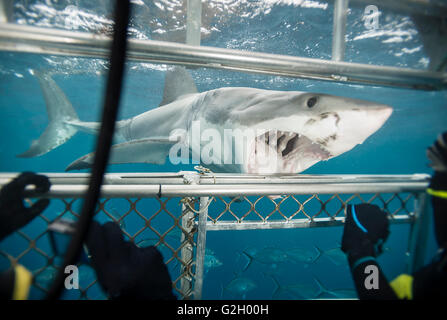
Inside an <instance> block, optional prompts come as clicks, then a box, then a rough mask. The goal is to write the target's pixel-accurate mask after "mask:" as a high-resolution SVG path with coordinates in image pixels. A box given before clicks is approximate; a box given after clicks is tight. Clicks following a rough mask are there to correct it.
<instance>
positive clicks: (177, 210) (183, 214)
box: [0, 171, 429, 299]
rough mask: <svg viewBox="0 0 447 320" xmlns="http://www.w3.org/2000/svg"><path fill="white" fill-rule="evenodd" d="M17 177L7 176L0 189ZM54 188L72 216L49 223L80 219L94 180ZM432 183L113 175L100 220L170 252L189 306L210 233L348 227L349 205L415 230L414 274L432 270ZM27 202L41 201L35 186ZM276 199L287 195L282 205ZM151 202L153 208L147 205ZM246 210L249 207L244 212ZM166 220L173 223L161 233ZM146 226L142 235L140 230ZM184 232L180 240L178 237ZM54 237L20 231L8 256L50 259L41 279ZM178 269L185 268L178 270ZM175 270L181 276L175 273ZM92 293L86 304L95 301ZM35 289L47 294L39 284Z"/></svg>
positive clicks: (419, 177)
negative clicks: (22, 243) (428, 247)
mask: <svg viewBox="0 0 447 320" xmlns="http://www.w3.org/2000/svg"><path fill="white" fill-rule="evenodd" d="M16 175H17V174H16V173H2V174H0V186H2V185H4V184H5V183H7V182H8V181H10V180H11V179H12V178H13V177H14V176H16ZM46 175H47V176H48V177H49V178H50V181H51V183H52V186H51V189H50V191H49V192H48V194H46V195H45V197H49V198H53V199H54V200H53V201H62V203H63V205H64V209H63V210H62V212H58V213H57V214H55V215H54V216H53V217H51V218H50V217H48V216H47V214H46V213H45V212H44V213H42V215H41V218H42V219H43V220H44V221H45V222H46V223H47V225H48V224H50V223H51V222H52V221H54V220H56V219H57V218H59V217H61V216H65V215H66V214H71V215H73V216H75V217H77V213H76V210H75V208H74V203H75V201H76V199H79V198H80V197H82V196H83V194H84V191H85V189H86V188H87V184H86V183H87V181H88V177H89V175H88V174H84V173H80V174H65V173H47V174H46ZM428 181H429V176H428V175H426V174H414V175H286V176H268V175H267V176H262V175H251V174H246V175H242V174H241V175H238V174H213V173H211V174H210V173H207V174H204V173H198V172H189V171H181V172H178V173H110V174H107V175H106V176H105V183H104V185H103V186H102V193H101V201H100V204H99V206H98V210H97V216H100V215H105V216H106V217H108V219H112V220H113V221H115V222H117V223H119V224H120V226H121V228H122V229H123V232H124V234H125V235H127V236H128V238H129V239H130V241H133V242H134V243H136V244H137V245H142V243H143V242H144V241H143V242H142V241H141V240H142V239H141V238H142V237H143V234H145V233H148V232H149V233H150V234H151V235H152V236H151V239H152V240H153V241H152V242H151V244H153V245H156V246H157V247H158V248H159V249H160V248H161V249H162V250H164V251H163V255H164V258H165V263H166V264H167V265H168V267H169V268H170V272H171V277H172V279H173V288H174V290H175V292H177V293H178V294H179V296H180V297H181V298H183V299H191V298H194V299H200V298H201V296H202V286H203V277H204V258H205V255H206V251H205V250H206V234H207V232H208V231H224V230H247V229H275V228H314V227H332V226H339V225H342V224H343V222H344V215H345V213H344V208H345V207H346V205H347V204H348V203H359V202H361V203H364V202H368V203H373V204H377V205H379V206H380V207H382V208H383V209H385V210H387V212H389V214H390V216H389V218H390V222H391V223H407V224H410V225H411V231H410V236H409V240H408V253H409V259H408V263H407V271H408V272H412V271H414V270H415V269H417V268H418V267H420V266H421V265H422V264H423V263H424V258H425V255H424V254H425V241H426V239H427V235H428V221H429V219H428V215H427V214H426V213H427V210H426V205H427V202H428V200H427V197H426V194H425V188H426V187H427V185H428ZM27 192H29V194H27V196H29V197H31V198H38V197H40V196H41V195H37V194H35V193H33V191H32V187H30V189H29V190H27ZM268 195H283V198H282V199H276V201H274V200H272V199H270V198H268V197H267V196H268ZM118 198H120V199H125V200H126V201H127V202H128V203H129V209H128V210H123V211H124V212H119V213H117V212H116V210H115V211H114V210H113V208H112V209H111V208H110V206H111V205H110V203H111V202H112V201H114V199H118ZM145 201H150V205H146V206H143V203H145ZM242 206H245V207H248V208H249V209H248V210H247V209H244V208H242ZM162 216H164V217H165V218H168V219H169V221H171V224H172V225H170V226H169V227H168V228H167V229H166V228H164V230H159V229H160V226H157V224H158V222H157V221H158V220H157V219H161V218H162ZM132 217H137V218H138V219H139V221H140V223H139V224H141V226H140V225H139V226H138V228H137V229H138V231H137V232H131V231H130V230H128V229H127V228H128V227H126V226H125V225H124V221H125V220H127V219H130V218H132ZM140 227H141V228H140ZM176 232H177V233H180V236H179V237H178V238H177V239H176V240H175V241H174V240H172V236H171V235H172V234H174V233H176ZM46 233H47V230H46V229H45V230H42V232H41V233H40V234H39V235H38V236H37V237H36V238H35V239H33V238H31V237H30V236H28V235H27V234H26V233H25V232H23V231H21V230H19V231H17V234H18V235H19V236H21V237H22V238H24V239H25V240H27V241H28V242H29V247H28V248H27V249H26V250H25V251H24V253H23V252H22V253H21V254H19V255H18V256H16V257H13V256H12V255H11V254H9V253H8V252H5V251H3V250H0V254H1V255H3V256H4V257H7V258H8V259H9V260H10V263H12V264H14V263H17V261H18V260H19V259H20V258H21V257H22V256H23V255H24V254H26V253H28V252H29V251H31V250H34V251H36V252H38V253H39V254H41V255H42V256H44V257H45V258H46V259H47V261H48V265H46V266H44V267H43V268H41V269H39V270H37V271H35V272H34V273H35V276H36V279H38V276H39V274H40V273H41V272H43V270H45V269H46V268H48V267H49V266H51V265H52V263H53V260H54V257H53V256H52V255H51V253H48V252H45V251H44V250H42V249H41V248H39V246H38V245H37V243H38V239H39V238H40V237H44V236H45V235H46ZM175 264H178V266H180V267H179V268H177V267H173V268H171V267H172V266H174V265H175ZM172 269H174V270H172ZM95 283H96V279H95V280H94V281H93V282H92V283H90V284H89V285H88V286H87V287H85V288H81V297H85V298H92V297H90V296H89V295H88V289H89V288H90V287H92V286H93V285H94V284H95ZM34 285H35V286H37V287H39V288H40V289H41V290H45V288H43V287H42V286H40V285H39V283H38V281H37V280H36V281H35V282H34Z"/></svg>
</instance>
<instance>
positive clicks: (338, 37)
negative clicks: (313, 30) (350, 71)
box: [332, 0, 349, 61]
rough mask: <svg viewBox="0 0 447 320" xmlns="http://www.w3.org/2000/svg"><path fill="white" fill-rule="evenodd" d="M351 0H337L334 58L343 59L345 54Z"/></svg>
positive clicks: (333, 34)
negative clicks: (347, 19)
mask: <svg viewBox="0 0 447 320" xmlns="http://www.w3.org/2000/svg"><path fill="white" fill-rule="evenodd" d="M348 3H349V0H335V4H334V25H333V28H332V60H334V61H343V58H344V56H345V48H346V43H345V34H346V17H347V15H348Z"/></svg>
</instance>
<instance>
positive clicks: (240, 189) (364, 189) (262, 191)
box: [27, 182, 427, 198]
mask: <svg viewBox="0 0 447 320" xmlns="http://www.w3.org/2000/svg"><path fill="white" fill-rule="evenodd" d="M426 187H427V184H426V183H420V182H415V183H407V184H405V185H403V184H401V183H374V184H369V183H347V184H282V185H280V184H276V185H265V184H246V185H241V184H227V185H213V184H208V185H172V184H167V185H161V184H160V185H154V184H151V185H130V184H128V185H103V186H102V188H101V197H105V198H123V197H125V198H144V197H156V196H161V197H206V196H227V197H237V196H262V195H290V194H291V195H294V194H305V195H307V194H333V193H349V194H362V193H399V192H422V191H424V190H425V188H426ZM86 191H87V185H80V184H78V185H52V186H51V189H50V191H49V192H48V193H47V194H45V197H49V198H80V197H83V196H84V193H85V192H86ZM27 196H28V197H34V196H35V197H40V196H42V195H39V194H35V193H34V192H33V188H32V187H30V188H29V190H28V193H27Z"/></svg>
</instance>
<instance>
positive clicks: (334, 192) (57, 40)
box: [0, 0, 447, 299]
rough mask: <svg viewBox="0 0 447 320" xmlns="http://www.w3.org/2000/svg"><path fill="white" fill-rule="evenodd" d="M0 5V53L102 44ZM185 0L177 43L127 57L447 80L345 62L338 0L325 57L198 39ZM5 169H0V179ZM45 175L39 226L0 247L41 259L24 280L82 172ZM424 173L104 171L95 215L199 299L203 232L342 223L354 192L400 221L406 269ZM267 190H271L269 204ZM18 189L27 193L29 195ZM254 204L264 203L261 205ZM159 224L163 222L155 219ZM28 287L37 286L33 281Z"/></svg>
mask: <svg viewBox="0 0 447 320" xmlns="http://www.w3.org/2000/svg"><path fill="white" fill-rule="evenodd" d="M351 2H353V3H358V2H360V3H362V4H364V3H368V4H377V5H379V6H384V7H392V8H390V10H407V11H408V10H410V11H411V10H413V11H417V12H418V13H420V14H425V15H429V16H430V15H435V16H438V15H442V14H445V12H447V7H446V6H445V5H443V4H442V3H440V4H438V3H437V2H436V5H435V4H434V3H432V2H431V1H409V0H408V1H394V2H392V3H391V2H389V1H378V0H376V1H374V0H371V1H364V2H363V1H360V0H357V1H351ZM11 3H12V1H2V2H0V9H1V10H0V49H1V50H3V51H9V52H28V53H35V54H51V55H62V56H80V57H95V58H106V57H107V55H108V48H109V45H110V41H111V39H110V37H108V36H107V35H103V34H92V33H81V32H74V31H67V30H58V29H51V28H41V27H36V26H29V25H23V24H16V23H13V22H12V21H11V19H10V14H9V13H8V12H9V10H10V6H11ZM187 5H188V6H187V30H186V44H181V43H172V42H165V41H156V40H139V39H130V40H128V52H127V58H128V60H130V61H138V62H151V63H160V64H176V65H183V66H186V67H194V68H198V67H206V68H215V69H227V70H234V71H240V72H254V73H260V74H269V75H277V76H287V77H297V78H305V79H319V80H326V81H332V82H338V83H357V84H367V85H368V84H374V85H379V86H392V87H406V88H412V89H414V90H438V89H441V88H445V85H446V81H447V80H446V79H447V75H446V73H444V72H442V71H427V70H416V69H408V68H397V67H389V66H378V65H369V64H360V63H351V62H344V61H343V57H344V51H345V41H344V40H345V32H346V17H347V10H348V1H347V0H335V5H334V13H333V14H334V20H333V37H332V60H323V59H311V58H302V57H295V56H286V55H277V54H266V53H260V52H249V51H240V50H234V49H224V48H215V47H207V46H200V25H201V6H202V1H200V0H188V1H187ZM16 175H17V173H2V174H0V185H2V186H3V185H4V184H6V183H7V182H8V181H10V180H11V179H12V178H13V177H14V176H16ZM46 175H47V176H48V177H49V178H50V181H51V183H52V186H51V189H50V191H49V192H48V193H47V194H46V195H45V197H49V198H51V199H52V202H51V206H52V208H54V210H51V211H52V213H51V214H47V213H46V212H44V213H42V214H41V215H40V217H39V218H38V219H39V223H40V224H41V232H39V233H37V234H36V233H34V234H28V233H27V230H18V231H17V232H16V233H15V235H14V236H15V237H16V239H17V241H18V242H20V243H21V245H20V246H19V245H18V246H17V250H14V252H8V251H5V250H0V255H2V256H3V257H4V258H6V259H7V260H8V261H9V263H10V264H12V265H15V264H17V263H18V261H19V260H20V259H21V258H22V257H23V256H24V255H26V254H29V253H30V252H33V253H34V254H37V255H38V256H40V258H41V259H44V261H45V263H44V266H43V267H42V268H40V269H38V270H36V271H34V274H33V275H34V278H35V279H38V278H39V277H45V275H46V272H47V270H48V269H49V268H54V266H55V265H56V260H55V259H56V257H55V256H54V254H51V253H49V252H48V251H47V250H43V249H42V248H41V247H40V245H39V243H40V240H41V239H44V238H46V237H48V233H49V231H48V227H49V226H50V225H51V223H52V222H53V221H54V220H56V219H58V218H61V217H69V218H70V219H76V218H77V217H78V215H79V213H78V212H77V209H78V205H79V203H80V201H81V200H80V199H81V198H82V197H83V195H84V193H85V191H86V190H87V184H88V179H89V174H87V173H85V174H84V173H74V174H71V173H47V174H46ZM428 181H429V176H428V175H426V174H413V175H352V174H348V175H306V174H304V175H302V174H300V175H261V174H223V173H213V172H210V171H209V170H208V171H207V170H203V168H198V170H197V171H181V172H178V173H108V174H106V175H105V177H104V184H103V186H102V190H101V199H100V202H99V205H98V207H97V216H98V217H100V218H101V219H103V220H113V221H115V222H117V223H118V224H120V226H121V228H122V230H123V232H124V233H125V235H126V236H127V237H128V238H129V240H130V241H133V242H135V243H136V244H137V245H140V246H144V245H155V246H157V247H158V248H159V249H161V250H162V252H163V256H164V258H165V263H166V264H167V266H168V269H169V270H170V273H171V278H172V280H173V288H174V291H175V292H176V294H177V295H178V296H179V298H182V299H201V298H202V289H203V278H204V260H205V256H206V247H207V246H206V240H207V234H208V232H216V231H226V230H255V229H256V230H257V229H259V230H260V229H285V228H315V227H333V226H341V225H343V222H344V218H345V208H346V205H347V204H348V203H349V202H351V201H353V200H355V201H358V202H361V203H366V202H367V203H373V204H377V205H379V206H380V207H381V208H383V209H385V210H386V211H387V212H389V214H390V216H389V218H390V222H391V223H395V224H410V236H409V239H408V251H407V252H408V261H407V271H408V272H411V271H413V270H415V269H416V268H418V267H419V266H421V265H422V264H423V262H424V258H425V247H426V246H425V243H426V241H427V238H428V225H429V224H428V221H429V219H428V217H429V216H428V212H427V203H428V197H427V195H426V193H425V189H426V188H427V185H428ZM30 191H31V190H30ZM272 195H273V196H274V195H281V196H282V198H281V199H279V200H278V199H276V201H274V200H272V198H271V196H272ZM29 196H30V199H33V195H32V193H30V195H29ZM269 196H270V197H269ZM29 201H32V200H29ZM240 202H243V203H245V204H246V207H247V210H246V211H245V212H241V211H240V210H234V205H235V203H240ZM261 202H262V203H266V204H267V205H264V206H260V203H261ZM114 203H119V204H120V206H121V207H125V208H127V209H125V210H122V209H121V210H119V211H120V212H119V213H118V212H117V211H118V210H116V208H115V207H116V206H118V205H115V204H114ZM128 219H133V220H134V221H138V223H137V225H138V226H139V227H138V228H128V227H127V226H126V223H125V222H126V221H127V220H128ZM161 221H164V222H165V223H166V222H167V223H168V224H169V225H170V227H169V228H167V229H166V228H160V227H159V225H160V224H161ZM174 235H175V236H174ZM19 247H20V248H21V249H20V250H19ZM96 283H97V280H96V277H94V276H93V277H92V278H90V280H89V281H88V282H86V283H82V284H81V287H80V289H79V293H80V295H79V297H78V298H87V299H95V298H97V297H95V296H91V295H90V294H89V290H90V289H91V288H92V287H93V286H95V285H96ZM33 285H34V286H35V287H37V288H38V289H40V290H42V291H44V292H45V290H46V288H45V287H44V286H41V285H40V284H39V283H38V281H34V283H33Z"/></svg>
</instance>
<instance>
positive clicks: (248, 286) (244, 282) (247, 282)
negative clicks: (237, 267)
mask: <svg viewBox="0 0 447 320" xmlns="http://www.w3.org/2000/svg"><path fill="white" fill-rule="evenodd" d="M256 287H257V285H256V283H254V281H253V280H251V279H249V278H246V277H239V276H237V275H235V278H234V279H233V280H231V281H230V282H229V283H228V284H227V285H226V286H225V287H222V293H221V296H223V292H224V291H227V292H229V293H230V294H231V295H233V296H241V297H242V299H243V300H245V298H246V295H247V293H248V292H250V291H251V290H253V289H255V288H256Z"/></svg>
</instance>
